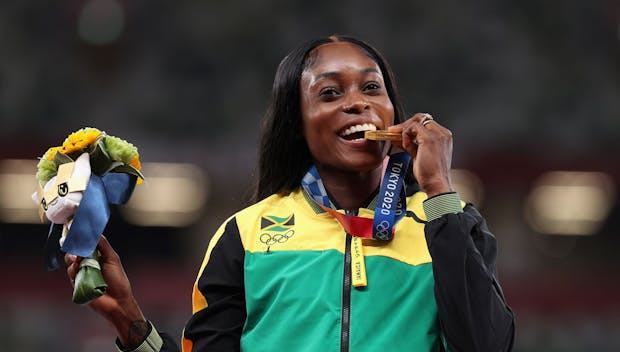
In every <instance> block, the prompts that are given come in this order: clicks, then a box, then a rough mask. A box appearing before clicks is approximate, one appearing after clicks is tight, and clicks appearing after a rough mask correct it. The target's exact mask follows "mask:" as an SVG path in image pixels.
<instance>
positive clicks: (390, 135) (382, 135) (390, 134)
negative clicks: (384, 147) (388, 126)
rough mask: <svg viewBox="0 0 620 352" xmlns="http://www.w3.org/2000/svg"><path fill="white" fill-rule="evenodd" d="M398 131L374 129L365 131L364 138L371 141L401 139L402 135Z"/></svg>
mask: <svg viewBox="0 0 620 352" xmlns="http://www.w3.org/2000/svg"><path fill="white" fill-rule="evenodd" d="M401 133H402V132H399V131H387V130H376V131H366V132H365V133H364V138H366V139H369V140H371V141H401V140H402V139H403V136H402V134H401Z"/></svg>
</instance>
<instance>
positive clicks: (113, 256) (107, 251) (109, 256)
mask: <svg viewBox="0 0 620 352" xmlns="http://www.w3.org/2000/svg"><path fill="white" fill-rule="evenodd" d="M97 249H98V250H99V258H100V259H101V260H102V261H107V262H119V263H120V258H119V256H118V254H117V253H116V251H115V250H114V248H112V245H111V244H110V242H108V239H107V238H106V237H105V236H104V235H101V237H100V238H99V243H98V244H97Z"/></svg>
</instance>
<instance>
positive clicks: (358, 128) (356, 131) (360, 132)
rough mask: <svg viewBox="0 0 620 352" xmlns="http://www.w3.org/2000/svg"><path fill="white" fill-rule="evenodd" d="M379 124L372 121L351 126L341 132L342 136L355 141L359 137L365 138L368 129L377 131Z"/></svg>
mask: <svg viewBox="0 0 620 352" xmlns="http://www.w3.org/2000/svg"><path fill="white" fill-rule="evenodd" d="M376 130H377V126H375V125H373V124H372V123H365V124H362V125H354V126H350V127H348V128H347V129H345V130H344V131H342V132H341V133H340V137H342V138H344V139H346V140H347V141H354V140H357V139H364V133H365V132H366V131H376Z"/></svg>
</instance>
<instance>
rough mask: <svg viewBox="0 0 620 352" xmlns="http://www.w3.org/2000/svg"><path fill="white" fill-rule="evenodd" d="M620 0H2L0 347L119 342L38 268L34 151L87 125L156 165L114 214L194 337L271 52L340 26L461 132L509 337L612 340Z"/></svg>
mask: <svg viewBox="0 0 620 352" xmlns="http://www.w3.org/2000/svg"><path fill="white" fill-rule="evenodd" d="M619 22H620V2H618V1H617V0H567V1H545V0H521V1H507V0H504V1H491V0H482V1H475V2H474V1H471V2H463V1H456V0H439V1H432V2H431V1H395V0H386V1H381V2H377V1H367V0H363V1H343V2H339V3H338V5H336V4H335V3H333V2H328V1H323V0H316V1H312V2H309V1H306V2H299V3H293V2H290V1H278V0H267V1H247V2H241V1H186V2H172V1H162V0H152V1H143V0H133V1H127V0H124V1H119V0H68V1H10V0H9V1H2V2H0V254H1V255H0V277H1V279H2V280H1V282H0V346H2V347H1V348H0V349H1V350H3V351H22V352H28V351H65V352H66V351H110V350H112V341H113V338H114V332H113V331H112V329H111V327H110V326H108V325H107V324H106V323H105V322H103V321H101V319H99V318H98V317H97V316H95V314H94V313H92V312H91V311H90V310H89V309H88V308H86V307H81V306H78V305H74V304H72V303H71V302H70V295H71V290H70V287H69V284H68V282H67V279H66V277H65V273H64V271H63V270H59V271H56V272H51V273H46V272H44V271H43V269H42V248H43V244H44V242H45V238H46V235H47V229H48V225H45V224H40V223H39V222H38V218H37V215H36V210H35V208H34V207H33V206H32V205H31V204H30V202H31V201H30V198H29V196H30V193H31V192H32V191H33V190H34V171H35V170H34V165H35V164H36V158H37V157H38V156H40V155H41V154H42V153H43V152H45V150H46V149H47V147H49V146H53V145H57V144H59V143H61V142H62V140H63V139H64V138H65V137H66V135H68V134H69V133H70V132H72V131H74V130H77V129H79V128H81V127H85V126H92V127H97V128H99V129H102V130H105V131H107V132H108V133H109V134H112V135H115V136H119V137H122V138H125V139H127V140H129V141H131V142H133V143H134V144H136V145H137V146H139V148H140V152H141V155H142V160H143V163H144V168H145V170H144V171H145V174H146V176H147V178H148V179H149V182H147V183H146V184H145V185H143V186H140V187H139V188H138V190H137V191H136V194H135V196H134V199H133V200H132V203H131V204H129V205H127V206H125V207H119V208H115V209H113V214H112V220H111V221H110V223H109V226H108V229H107V231H106V233H107V235H108V237H109V239H110V241H111V242H112V244H113V245H114V246H115V248H116V249H117V250H118V252H119V254H120V255H121V257H122V259H123V260H124V263H125V265H126V269H127V271H128V275H129V276H130V279H131V280H132V283H133V286H134V289H135V293H136V295H137V297H138V299H139V300H140V301H141V303H142V307H143V310H144V311H145V314H146V315H147V316H148V317H149V318H150V319H152V320H153V321H155V322H156V323H157V326H158V327H159V328H160V329H163V330H166V331H168V332H170V333H172V334H173V335H175V336H177V337H178V336H180V332H181V329H182V327H183V324H184V322H185V320H186V319H187V318H189V316H190V292H191V286H192V284H193V280H194V277H195V275H196V272H197V270H198V267H199V265H200V262H201V260H202V256H203V253H204V251H205V249H206V246H207V242H208V240H209V238H210V236H211V235H212V233H213V232H214V231H215V230H216V228H217V226H219V224H220V223H221V222H222V221H224V220H225V219H226V218H227V217H228V216H229V215H230V214H231V213H232V212H234V211H235V210H237V209H239V208H241V207H243V206H244V205H246V204H247V202H248V199H249V195H250V194H251V186H252V183H253V180H254V177H255V173H254V165H255V162H256V146H257V140H258V129H259V121H260V119H261V117H262V113H263V111H264V110H265V108H266V102H267V99H268V96H269V91H270V88H271V82H272V79H273V75H274V73H275V70H276V67H277V64H278V62H279V60H280V59H281V58H282V57H283V56H284V55H285V54H286V53H287V52H288V51H289V50H290V49H291V48H292V47H294V46H295V45H297V44H298V43H300V42H301V41H303V40H306V39H308V38H311V37H315V36H325V35H329V34H332V33H345V34H352V35H356V36H359V37H361V38H363V39H365V40H367V41H369V42H370V43H372V44H374V45H375V46H376V47H377V48H378V49H379V50H381V51H382V52H383V53H384V54H385V56H386V57H387V58H388V60H389V61H390V62H391V63H392V65H393V68H394V70H395V72H396V75H397V81H398V84H399V87H400V92H401V95H402V97H403V98H404V101H405V103H406V108H407V110H408V111H409V112H411V113H413V112H418V111H428V112H431V113H432V114H433V115H434V116H435V117H436V118H437V119H438V120H439V121H440V122H441V123H443V124H445V125H446V126H448V127H449V128H450V129H451V130H452V131H453V133H454V136H455V148H454V149H455V151H454V162H453V166H454V168H455V176H454V179H455V183H457V186H458V188H459V191H460V192H461V194H462V195H463V197H464V198H466V199H467V200H470V201H473V202H475V203H476V204H477V205H478V206H479V208H480V209H481V211H482V212H483V214H484V215H485V216H486V218H487V220H488V223H489V226H490V228H491V230H492V231H493V232H494V233H495V235H496V236H497V238H498V240H499V244H500V253H499V272H500V280H501V281H502V283H503V286H504V290H505V294H506V296H507V297H508V300H509V303H510V304H511V306H512V307H513V309H514V311H515V314H516V317H517V342H516V350H517V351H545V352H553V351H558V352H559V351H562V352H565V351H618V350H620V280H619V274H620V265H619V264H620V256H619V255H618V252H617V250H618V248H620V237H619V232H620V206H619V204H620V203H619V201H618V192H619V186H620V164H619V159H618V152H620V27H619Z"/></svg>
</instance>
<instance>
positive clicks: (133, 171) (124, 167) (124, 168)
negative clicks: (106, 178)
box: [110, 164, 144, 180]
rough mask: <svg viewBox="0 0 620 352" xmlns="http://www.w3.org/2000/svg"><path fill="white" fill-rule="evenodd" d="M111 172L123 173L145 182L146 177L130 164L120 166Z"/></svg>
mask: <svg viewBox="0 0 620 352" xmlns="http://www.w3.org/2000/svg"><path fill="white" fill-rule="evenodd" d="M110 172H119V173H120V172H123V173H126V174H130V175H134V176H136V177H140V178H141V179H143V180H144V175H142V173H141V172H140V171H139V170H138V169H136V168H135V167H133V166H131V165H128V164H122V165H119V166H117V167H115V168H113V169H111V170H110Z"/></svg>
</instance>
